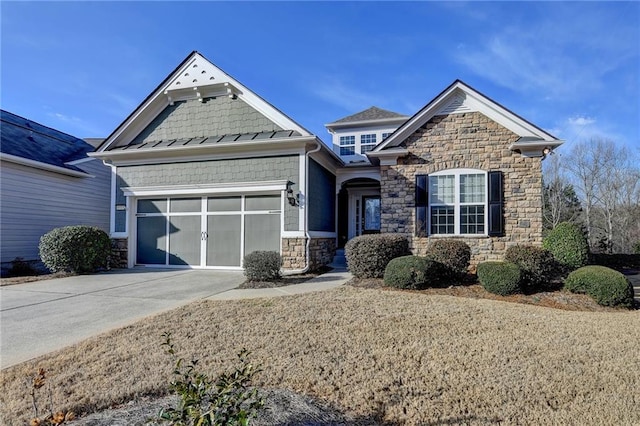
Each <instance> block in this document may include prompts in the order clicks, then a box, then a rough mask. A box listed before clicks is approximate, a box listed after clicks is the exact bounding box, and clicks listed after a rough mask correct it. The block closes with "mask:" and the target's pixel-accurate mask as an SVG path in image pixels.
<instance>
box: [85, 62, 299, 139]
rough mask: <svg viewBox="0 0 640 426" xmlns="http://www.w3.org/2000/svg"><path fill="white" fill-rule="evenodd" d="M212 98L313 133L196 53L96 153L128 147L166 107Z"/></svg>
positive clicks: (287, 126)
mask: <svg viewBox="0 0 640 426" xmlns="http://www.w3.org/2000/svg"><path fill="white" fill-rule="evenodd" d="M211 96H229V97H232V98H234V99H235V98H240V99H242V100H243V101H244V102H245V103H247V104H248V105H249V106H251V107H252V108H254V109H255V110H256V111H258V112H259V113H260V114H262V115H264V116H265V117H266V118H268V119H269V120H271V121H272V122H274V123H275V124H276V125H278V126H280V128H282V129H286V130H295V131H297V132H298V133H300V134H301V135H302V136H311V133H310V132H309V131H308V130H306V129H305V128H304V127H302V126H300V125H299V124H298V123H296V122H295V121H293V120H292V119H291V118H289V117H287V116H286V115H285V114H284V113H282V112H281V111H280V110H278V109H277V108H275V107H274V106H273V105H271V104H270V103H268V102H267V101H265V100H264V99H263V98H261V97H260V96H258V95H257V94H255V93H253V92H252V91H251V90H249V89H248V88H246V87H245V86H244V85H242V84H241V83H240V82H239V81H237V80H235V79H234V78H232V77H231V76H229V75H228V74H227V73H225V72H224V71H223V70H221V69H220V68H218V67H216V66H215V65H213V63H211V62H210V61H208V60H207V59H206V58H205V57H204V56H202V55H201V54H200V53H198V52H196V51H194V52H192V53H191V54H190V55H189V56H187V58H185V60H184V61H182V63H181V64H180V65H178V67H177V68H176V69H175V70H174V71H173V72H172V73H171V74H169V76H167V78H165V79H164V81H163V82H162V83H160V85H159V86H158V87H157V88H156V89H155V90H154V91H153V92H152V93H151V94H150V95H149V96H148V97H147V98H146V99H145V100H144V101H143V102H142V103H141V104H140V105H139V106H138V107H137V108H136V109H135V110H134V111H133V112H132V113H131V115H129V117H127V118H126V119H125V120H124V122H122V124H120V125H119V126H118V127H117V128H116V130H114V132H113V133H112V134H111V135H109V137H108V138H107V139H105V141H104V142H103V143H102V144H101V145H100V147H99V148H98V149H97V150H96V151H97V152H104V151H107V150H108V149H110V148H114V147H119V146H124V145H127V144H129V143H130V142H131V141H132V140H133V139H134V138H135V137H136V136H137V135H138V134H139V133H140V132H141V131H143V130H144V129H145V128H146V127H147V126H148V125H149V124H150V123H151V122H152V121H153V119H154V118H156V117H157V116H158V114H160V113H161V112H162V111H163V110H164V109H165V108H166V107H167V106H169V105H170V104H171V103H173V102H176V101H178V100H186V99H199V100H201V101H202V100H203V99H204V98H206V97H211Z"/></svg>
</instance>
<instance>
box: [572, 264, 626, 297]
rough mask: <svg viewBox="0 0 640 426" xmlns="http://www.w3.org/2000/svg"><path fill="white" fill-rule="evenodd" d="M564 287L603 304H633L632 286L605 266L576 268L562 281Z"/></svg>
mask: <svg viewBox="0 0 640 426" xmlns="http://www.w3.org/2000/svg"><path fill="white" fill-rule="evenodd" d="M564 288H565V289H566V290H569V291H571V292H572V293H586V294H588V295H589V296H591V297H592V298H593V299H594V300H595V301H596V302H597V303H598V304H600V305H603V306H624V307H630V306H631V305H632V304H633V286H632V285H631V283H630V282H629V280H628V279H627V277H625V276H624V275H622V274H621V273H620V272H618V271H614V270H613V269H611V268H607V267H605V266H598V265H590V266H585V267H582V268H580V269H576V270H575V271H573V272H571V273H570V274H569V276H568V277H567V279H566V280H565V281H564Z"/></svg>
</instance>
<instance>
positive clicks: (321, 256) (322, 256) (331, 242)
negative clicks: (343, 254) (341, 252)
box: [309, 238, 336, 270]
mask: <svg viewBox="0 0 640 426" xmlns="http://www.w3.org/2000/svg"><path fill="white" fill-rule="evenodd" d="M309 251H310V256H311V269H312V270H315V269H318V268H320V267H321V266H324V265H328V264H329V263H331V262H332V261H333V256H335V253H336V239H335V238H313V239H312V240H311V245H310V246H309Z"/></svg>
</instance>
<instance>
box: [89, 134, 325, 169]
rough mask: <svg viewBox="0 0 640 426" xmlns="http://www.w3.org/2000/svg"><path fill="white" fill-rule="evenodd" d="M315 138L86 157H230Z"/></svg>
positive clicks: (114, 159)
mask: <svg viewBox="0 0 640 426" xmlns="http://www.w3.org/2000/svg"><path fill="white" fill-rule="evenodd" d="M316 139H317V138H316V137H315V136H298V137H289V138H281V139H269V140H260V141H247V142H230V143H218V144H206V145H195V146H185V147H179V148H176V147H171V148H158V149H141V150H137V149H135V148H133V149H127V150H116V151H102V152H92V153H89V154H88V155H89V156H91V157H94V158H99V159H101V160H103V161H105V162H107V163H111V162H118V161H123V160H148V159H171V158H176V157H180V158H185V157H197V156H201V155H206V154H228V155H229V157H232V156H233V154H237V153H250V152H251V151H257V150H261V149H264V150H269V149H274V148H278V149H289V148H290V149H295V148H304V146H305V145H306V144H307V143H309V142H314V141H316Z"/></svg>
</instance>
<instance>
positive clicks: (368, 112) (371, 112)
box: [334, 106, 409, 123]
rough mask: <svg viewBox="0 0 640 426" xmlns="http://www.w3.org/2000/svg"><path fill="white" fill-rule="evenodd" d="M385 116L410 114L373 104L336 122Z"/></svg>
mask: <svg viewBox="0 0 640 426" xmlns="http://www.w3.org/2000/svg"><path fill="white" fill-rule="evenodd" d="M385 118H409V116H407V115H404V114H399V113H397V112H393V111H388V110H386V109H382V108H378V107H376V106H372V107H371V108H368V109H365V110H364V111H360V112H358V113H355V114H352V115H349V116H347V117H344V118H341V119H340V120H336V121H334V123H351V122H355V121H369V120H381V119H385Z"/></svg>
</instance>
